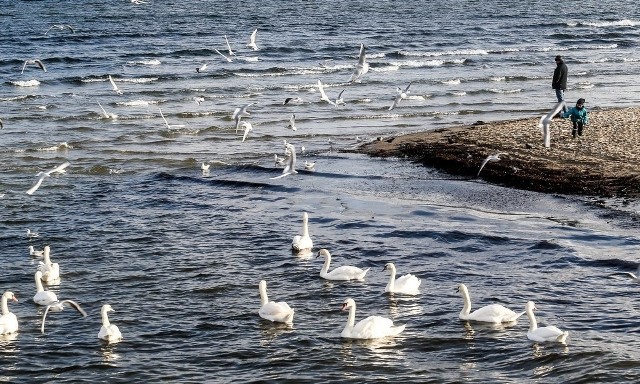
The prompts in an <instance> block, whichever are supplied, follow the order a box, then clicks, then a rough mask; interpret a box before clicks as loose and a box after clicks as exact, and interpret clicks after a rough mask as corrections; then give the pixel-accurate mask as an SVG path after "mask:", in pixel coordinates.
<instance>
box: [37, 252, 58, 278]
mask: <svg viewBox="0 0 640 384" xmlns="http://www.w3.org/2000/svg"><path fill="white" fill-rule="evenodd" d="M50 252H51V248H50V247H49V246H48V245H46V246H45V247H44V254H43V255H42V256H43V257H44V261H43V262H41V263H40V266H39V267H38V271H40V272H42V280H44V282H45V283H50V282H53V281H56V280H58V279H59V278H60V266H59V265H58V263H52V262H51V259H50V258H49V253H50Z"/></svg>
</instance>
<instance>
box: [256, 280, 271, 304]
mask: <svg viewBox="0 0 640 384" xmlns="http://www.w3.org/2000/svg"><path fill="white" fill-rule="evenodd" d="M254 292H255V291H254ZM268 302H269V297H268V296H267V287H266V286H265V285H260V305H261V306H264V305H265V304H267V303H268Z"/></svg>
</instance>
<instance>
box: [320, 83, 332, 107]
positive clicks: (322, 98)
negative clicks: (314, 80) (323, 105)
mask: <svg viewBox="0 0 640 384" xmlns="http://www.w3.org/2000/svg"><path fill="white" fill-rule="evenodd" d="M318 90H319V91H320V101H326V102H327V103H329V104H331V105H336V103H334V102H333V101H331V99H329V98H328V97H327V94H326V93H324V87H323V86H322V82H321V81H320V80H318Z"/></svg>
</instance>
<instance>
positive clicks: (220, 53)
mask: <svg viewBox="0 0 640 384" xmlns="http://www.w3.org/2000/svg"><path fill="white" fill-rule="evenodd" d="M213 50H214V51H216V53H217V54H218V55H220V56H222V57H224V59H225V60H227V61H228V62H229V63H233V60H231V58H229V57H227V56H225V55H224V53H222V52H220V51H218V50H217V49H215V48H214V49H213Z"/></svg>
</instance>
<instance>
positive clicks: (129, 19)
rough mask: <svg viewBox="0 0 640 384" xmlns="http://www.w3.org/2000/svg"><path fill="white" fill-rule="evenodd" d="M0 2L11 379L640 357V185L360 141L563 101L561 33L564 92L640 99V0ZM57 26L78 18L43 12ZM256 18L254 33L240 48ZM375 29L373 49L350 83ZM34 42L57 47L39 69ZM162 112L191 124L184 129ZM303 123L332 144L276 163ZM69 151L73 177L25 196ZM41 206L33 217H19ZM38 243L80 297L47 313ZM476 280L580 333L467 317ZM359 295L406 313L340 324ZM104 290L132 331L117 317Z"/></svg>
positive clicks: (484, 290)
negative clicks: (400, 285)
mask: <svg viewBox="0 0 640 384" xmlns="http://www.w3.org/2000/svg"><path fill="white" fill-rule="evenodd" d="M575 9H579V10H580V11H579V12H575V11H574V10H575ZM238 10H246V11H244V12H242V13H240V12H239V11H238ZM0 21H1V22H2V25H3V27H4V28H3V31H2V34H1V35H0V52H2V55H0V84H1V85H0V87H1V90H2V92H1V93H0V118H1V119H2V121H3V123H4V129H3V130H2V131H0V139H1V141H0V143H2V144H1V146H0V164H2V167H0V193H5V195H4V197H2V198H0V206H1V207H2V216H1V217H2V221H1V223H0V254H1V256H0V257H1V259H0V260H2V263H3V265H4V267H3V268H2V273H1V274H0V282H1V287H2V290H12V291H13V292H14V293H15V294H16V296H18V298H19V299H20V302H19V303H12V304H10V305H9V306H10V309H11V311H13V312H14V313H15V314H16V316H17V317H18V319H19V322H20V332H19V333H18V334H17V335H14V336H10V337H4V338H3V339H2V340H0V353H1V356H2V357H1V359H2V364H1V366H2V368H1V373H0V376H1V377H2V381H6V382H30V383H33V382H51V381H55V382H60V383H62V382H95V381H106V382H159V381H163V382H199V383H200V382H257V381H277V382H335V381H342V382H365V381H366V382H374V381H383V380H385V381H397V382H437V383H453V382H477V383H485V382H514V383H515V382H518V383H520V382H523V381H529V382H545V383H546V382H622V381H625V382H634V381H638V379H639V378H640V374H639V373H638V372H640V369H639V368H640V354H639V353H638V352H637V351H638V349H639V348H638V347H639V346H640V344H639V342H638V340H637V337H636V335H637V333H638V331H639V330H640V323H639V322H638V320H637V318H638V309H637V294H636V293H637V289H638V285H637V283H634V282H633V281H632V280H630V279H628V278H627V277H624V276H623V275H612V274H615V273H621V272H633V271H635V270H636V269H637V267H638V262H637V254H638V251H639V250H640V239H639V238H638V235H637V230H638V212H639V211H640V208H639V207H638V204H637V202H636V201H633V200H632V201H629V200H615V199H614V200H606V201H603V200H600V199H597V198H589V197H586V198H579V197H570V196H554V195H542V194H537V193H532V192H525V191H516V190H509V189H504V188H500V187H496V186H491V185H487V184H486V183H484V182H482V181H468V180H460V179H457V178H455V177H451V176H449V175H446V174H441V173H439V172H436V171H434V170H431V169H428V168H423V167H421V166H416V165H413V164H410V163H407V162H404V161H402V160H379V159H370V158H367V157H364V156H361V155H356V154H351V153H348V152H345V151H344V150H345V149H350V148H351V147H353V146H354V145H356V144H357V143H358V140H356V138H358V139H360V140H368V139H371V138H375V137H378V136H386V135H393V134H399V133H408V132H414V131H418V130H425V129H434V128H438V127H443V126H452V125H457V124H466V123H471V122H474V121H476V120H486V121H488V120H498V119H511V118H524V117H531V116H538V115H540V114H542V113H543V112H544V111H546V110H547V109H549V108H550V107H551V106H552V105H553V104H554V102H555V100H554V93H553V91H552V90H551V87H550V82H551V74H552V72H553V67H554V65H555V64H554V62H553V57H555V55H556V54H561V55H563V56H564V57H565V58H566V62H567V64H568V66H569V71H570V75H569V89H568V90H567V98H568V99H569V100H570V101H571V100H573V99H577V98H578V97H584V98H585V99H587V106H588V107H589V108H591V109H598V108H611V107H619V106H637V105H638V103H639V101H640V100H639V96H638V95H640V93H639V92H638V86H637V81H635V79H636V76H637V73H638V70H639V69H640V68H639V67H640V55H639V54H638V50H637V48H638V41H639V40H638V37H639V35H640V11H639V10H638V7H637V5H636V4H635V2H631V1H625V2H622V3H620V2H616V3H615V4H614V3H611V4H604V3H602V2H597V3H596V2H584V1H583V2H573V1H572V2H563V3H562V4H557V5H555V6H554V7H550V6H549V5H548V4H546V3H544V2H521V3H511V2H503V1H489V2H487V1H484V2H430V3H429V4H425V3H424V2H415V1H404V2H369V1H359V2H356V1H342V2H328V1H320V2H313V3H310V4H305V5H304V8H302V7H300V5H299V4H294V3H283V2H272V1H266V2H261V3H260V4H254V3H253V2H227V1H197V2H173V1H163V2H160V1H152V2H150V3H148V4H142V5H135V4H132V3H130V2H127V1H121V2H117V3H115V2H96V1H85V2H83V3H82V6H78V5H77V4H71V3H66V2H53V1H40V2H22V1H13V2H4V3H3V4H2V8H1V9H0ZM53 24H70V25H72V26H73V28H74V29H75V31H76V32H75V34H71V33H70V32H69V31H68V30H63V31H58V30H52V31H51V32H49V34H47V35H46V36H45V35H44V32H45V31H46V30H47V29H48V28H49V27H50V26H51V25H53ZM254 28H258V46H259V47H260V48H261V49H260V50H259V51H256V52H253V51H249V50H248V49H246V48H245V44H246V42H247V41H248V36H249V34H250V33H251V31H252V30H253V29H254ZM225 34H226V35H227V36H228V38H229V41H230V43H231V45H232V48H233V49H234V50H236V52H237V57H236V58H235V60H234V61H233V62H232V63H227V62H226V61H224V60H223V59H222V58H221V57H220V56H218V55H217V54H216V53H215V51H214V49H215V48H217V49H219V50H221V51H222V52H223V53H226V50H225V42H224V38H223V36H224V35H225ZM360 43H364V44H365V45H366V47H367V57H368V61H369V63H370V71H369V73H367V74H365V75H364V76H363V79H362V82H361V83H356V84H349V83H348V79H349V77H350V75H351V72H352V70H353V67H354V65H355V63H356V61H357V55H358V50H359V45H360ZM35 58H39V59H41V60H43V62H44V63H45V65H46V66H47V69H48V71H47V72H46V73H44V72H42V71H40V70H39V69H38V68H36V67H34V66H29V67H27V68H26V70H25V72H24V74H23V75H21V74H20V70H21V68H22V65H23V62H24V60H27V59H35ZM205 62H207V63H208V69H207V71H205V72H204V73H201V74H198V73H196V71H195V68H196V67H200V66H201V65H202V64H203V63H205ZM321 64H323V65H321ZM107 75H112V76H113V78H114V79H115V80H116V82H117V83H118V86H119V87H120V89H121V90H122V91H123V95H118V94H116V93H115V92H113V91H112V90H111V86H110V84H109V82H108V79H107ZM318 80H321V81H322V82H323V84H325V90H326V91H327V93H328V94H329V97H331V98H335V97H336V96H337V94H338V93H339V92H340V91H341V90H343V89H344V90H345V92H344V95H343V97H344V99H345V101H346V103H347V104H346V105H345V106H344V107H340V108H335V107H332V106H330V105H328V104H325V103H320V102H319V101H318V100H319V95H318V92H317V91H316V83H317V81H318ZM36 82H38V83H39V84H38V85H31V86H28V85H29V84H35V83H36ZM409 82H412V86H411V91H412V92H411V93H410V95H409V96H410V97H409V98H408V99H406V100H403V101H402V102H401V103H400V105H399V106H398V108H396V109H394V110H393V111H389V110H388V108H389V106H390V105H391V103H392V100H393V97H394V95H395V89H396V87H402V88H404V87H405V86H406V84H408V83H409ZM194 97H203V98H204V101H203V102H202V103H201V104H197V103H196V102H195V101H194V100H193V98H194ZM285 97H299V98H301V99H303V102H302V103H300V104H294V105H287V106H283V105H282V102H283V100H284V99H285ZM97 102H100V103H101V104H102V105H103V106H104V108H105V109H106V110H107V112H108V113H113V114H117V115H118V118H117V119H107V118H104V116H103V115H102V112H101V110H100V108H99V106H98V105H97ZM248 103H254V104H253V105H252V106H251V107H250V108H249V111H250V112H251V116H250V118H248V119H247V120H248V121H250V122H251V123H252V124H253V126H254V131H253V132H251V133H250V135H249V138H248V139H247V141H246V142H244V143H241V141H240V137H239V136H238V135H236V133H235V129H234V125H233V124H234V123H233V120H232V119H231V114H232V112H233V110H234V109H235V108H237V107H240V106H242V105H245V104H248ZM160 109H161V110H162V112H163V114H164V115H165V117H166V118H167V121H168V122H169V124H170V125H174V126H178V125H183V126H182V127H173V128H172V129H167V127H166V126H165V125H164V122H163V121H162V118H161V117H160ZM292 113H295V114H296V117H297V120H296V125H297V126H298V130H297V131H295V132H292V131H291V130H287V129H286V128H285V126H286V125H287V123H288V120H289V116H290V115H291V114H292ZM532 129H537V128H536V127H532ZM283 139H286V140H288V141H289V142H291V143H293V144H294V145H295V146H296V148H297V150H298V151H300V149H301V147H302V146H305V148H306V150H305V153H304V154H302V153H299V156H298V163H299V164H298V166H299V167H300V163H302V162H303V161H304V160H308V161H317V165H316V171H314V172H304V171H300V173H299V174H297V175H294V176H288V177H285V178H281V179H277V180H271V179H270V178H272V177H275V176H277V175H279V174H280V173H281V167H279V166H274V164H273V154H274V153H278V154H282V152H283V150H284V148H283V146H282V140H283ZM63 143H66V144H63ZM65 160H68V161H69V162H70V163H71V166H70V167H69V168H68V169H67V170H68V173H67V174H65V175H62V176H57V175H54V176H53V177H51V178H48V179H46V180H45V181H44V182H43V185H42V187H41V188H40V189H39V190H38V191H37V192H36V193H35V194H34V195H33V196H28V195H26V194H25V193H24V191H26V190H27V189H28V188H29V187H30V186H31V185H32V183H33V182H34V180H35V176H34V175H35V174H36V173H37V172H38V171H40V170H46V169H50V168H52V167H54V166H56V165H58V164H61V163H62V162H64V161H65ZM209 161H212V162H213V163H212V166H211V170H210V173H209V174H208V175H203V174H202V173H201V171H200V163H202V162H209ZM110 169H122V173H119V174H110V172H109V170H110ZM304 211H306V212H309V217H310V223H309V226H310V232H311V236H312V238H313V240H314V245H315V248H316V250H317V249H319V248H327V249H329V250H330V251H331V253H332V255H333V265H334V266H338V265H345V264H349V265H357V266H361V267H371V271H370V272H369V274H368V275H367V279H366V280H365V281H364V282H351V283H335V282H327V281H324V280H322V279H320V277H319V276H318V273H319V271H320V267H321V261H320V260H319V259H315V258H299V257H296V256H293V255H291V253H290V251H289V246H290V242H291V239H292V238H293V236H294V235H296V234H298V233H299V231H300V225H301V216H302V212H304ZM26 228H30V229H32V230H34V231H38V232H40V234H41V236H40V237H39V238H37V239H34V240H32V241H29V240H27V239H26V237H25V231H26ZM30 244H31V245H34V246H35V247H36V248H38V249H41V248H42V247H43V246H44V245H46V244H49V245H50V246H51V248H52V255H51V258H52V260H53V261H54V262H59V263H60V266H61V271H62V278H61V281H60V284H59V285H54V286H49V287H48V288H49V289H51V290H53V291H55V292H56V293H57V294H58V297H60V298H61V299H74V300H77V301H79V302H80V303H81V304H82V305H83V307H84V308H85V309H86V310H87V312H88V313H89V316H88V317H87V318H85V319H82V318H80V317H79V316H78V315H77V314H76V313H74V312H73V311H71V310H69V309H67V310H65V311H64V312H62V313H54V314H52V315H50V316H48V319H47V324H46V333H45V334H44V335H42V334H40V318H41V316H42V312H43V311H42V309H41V308H37V307H36V306H35V305H34V304H33V303H32V302H31V297H32V296H33V294H34V291H35V289H34V282H33V274H34V272H35V269H36V266H37V265H38V260H37V259H35V258H31V257H30V256H29V255H28V253H27V247H28V245H30ZM389 261H392V262H394V263H395V264H396V266H397V268H398V272H399V273H400V274H404V273H413V274H415V275H417V276H418V277H420V278H421V279H422V286H421V290H422V293H421V294H420V295H419V296H416V297H401V296H396V297H393V296H391V297H390V296H388V295H385V294H384V293H383V290H384V286H385V284H386V281H387V278H388V276H387V275H386V274H385V272H382V268H383V266H384V264H385V263H386V262H389ZM261 279H264V280H266V281H267V285H268V292H269V295H270V299H272V300H276V301H287V302H288V303H289V304H290V305H291V306H292V307H293V308H295V310H296V315H295V318H294V326H293V327H292V328H289V327H286V326H279V325H274V324H270V323H268V322H265V321H262V320H261V319H260V318H259V317H258V315H257V311H258V307H259V295H258V282H259V281H260V280H261ZM461 282H463V283H465V284H466V285H467V286H468V287H469V290H470V292H471V297H472V303H473V306H474V307H475V308H478V307H480V306H481V305H486V304H490V303H495V302H499V303H502V304H504V305H506V306H508V307H510V308H511V309H514V310H518V311H520V310H523V309H522V308H523V307H524V304H525V302H526V301H528V300H533V301H535V302H536V305H537V306H538V308H539V311H538V312H537V316H538V321H539V322H540V323H541V324H542V325H548V324H551V325H556V326H558V327H560V328H562V329H565V330H568V331H569V333H570V335H569V339H568V346H566V347H565V346H562V345H555V344H538V343H532V342H530V341H529V340H528V339H527V338H526V331H527V328H528V325H529V322H528V320H527V319H526V318H522V319H521V320H520V321H519V322H518V324H517V325H514V326H509V327H491V326H483V325H479V324H474V323H470V324H469V323H465V322H461V321H459V320H458V318H457V316H458V313H459V311H460V309H461V308H462V299H461V298H460V297H459V296H458V295H457V294H456V293H455V287H456V285H457V284H458V283H461ZM347 297H352V298H354V299H355V301H356V303H357V305H358V311H357V313H356V318H357V320H359V319H362V318H364V317H366V316H369V315H374V314H375V315H382V316H386V317H390V318H392V319H393V320H394V321H395V322H396V323H398V324H405V323H406V324H407V329H406V331H405V332H404V333H403V334H402V335H401V336H400V337H397V338H395V339H393V340H382V341H378V342H367V341H364V342H363V341H345V340H342V339H341V338H340V337H339V333H340V331H341V330H342V328H343V327H344V324H345V323H346V319H347V314H346V313H345V312H341V311H340V310H339V308H340V305H341V303H342V302H343V301H344V299H345V298H347ZM104 303H109V304H111V305H112V307H113V308H114V309H115V311H116V312H113V313H111V317H110V319H111V321H112V322H113V323H115V324H117V325H118V326H119V327H120V329H121V331H122V332H123V335H124V340H123V341H122V342H120V343H117V344H111V345H105V344H103V343H101V342H100V341H99V340H98V339H97V333H98V330H99V328H100V314H99V311H100V307H101V305H102V304H104Z"/></svg>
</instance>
